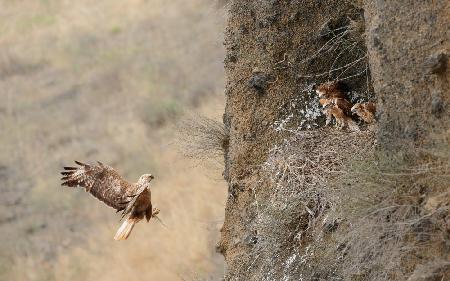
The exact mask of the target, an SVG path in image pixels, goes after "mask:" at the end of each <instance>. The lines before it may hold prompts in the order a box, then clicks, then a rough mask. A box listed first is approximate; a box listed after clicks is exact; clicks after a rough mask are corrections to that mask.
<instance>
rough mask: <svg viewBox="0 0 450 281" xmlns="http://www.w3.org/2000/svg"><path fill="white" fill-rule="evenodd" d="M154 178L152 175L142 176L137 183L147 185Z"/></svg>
mask: <svg viewBox="0 0 450 281" xmlns="http://www.w3.org/2000/svg"><path fill="white" fill-rule="evenodd" d="M154 178H155V177H154V176H153V175H152V174H143V175H142V176H141V177H140V178H139V180H138V183H139V184H142V185H145V184H149V183H150V182H151V181H152V179H154Z"/></svg>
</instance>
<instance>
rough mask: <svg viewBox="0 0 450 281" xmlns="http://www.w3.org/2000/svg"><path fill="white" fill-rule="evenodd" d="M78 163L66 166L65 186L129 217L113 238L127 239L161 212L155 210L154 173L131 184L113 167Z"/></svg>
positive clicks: (145, 175) (63, 178) (63, 183)
mask: <svg viewBox="0 0 450 281" xmlns="http://www.w3.org/2000/svg"><path fill="white" fill-rule="evenodd" d="M75 163H76V164H78V165H79V167H64V171H63V172H61V174H62V175H63V177H62V178H61V180H62V181H63V182H62V185H63V186H69V187H77V186H80V187H84V188H85V190H86V191H87V192H89V193H91V194H92V195H93V196H95V197H96V198H97V199H99V200H100V201H102V202H104V203H105V204H106V205H108V206H110V207H113V208H114V209H116V210H117V212H120V211H122V218H124V217H125V216H127V215H128V218H127V219H126V220H125V222H124V223H123V224H122V226H121V227H120V228H119V230H118V231H117V233H116V236H115V237H114V239H116V240H124V239H127V238H128V236H129V235H130V233H131V230H132V229H133V227H134V225H135V224H136V223H137V222H138V221H140V220H142V219H143V218H144V217H145V218H146V219H147V222H148V221H149V220H150V218H152V217H154V216H156V215H157V214H158V213H159V210H158V209H153V208H152V202H151V192H150V182H151V180H152V179H153V178H154V177H153V176H152V175H151V174H144V175H142V176H141V177H140V178H139V180H138V181H137V182H136V183H130V182H128V181H126V180H124V179H123V178H122V177H121V176H120V175H119V174H118V173H117V172H116V171H115V170H114V169H113V168H112V167H110V166H108V165H104V164H102V163H100V162H98V165H88V164H84V163H81V162H78V161H75Z"/></svg>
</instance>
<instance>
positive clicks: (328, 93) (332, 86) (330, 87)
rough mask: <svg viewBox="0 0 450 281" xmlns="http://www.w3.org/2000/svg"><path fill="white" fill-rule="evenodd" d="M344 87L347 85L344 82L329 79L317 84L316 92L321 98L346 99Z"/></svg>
mask: <svg viewBox="0 0 450 281" xmlns="http://www.w3.org/2000/svg"><path fill="white" fill-rule="evenodd" d="M344 88H345V86H344V84H343V83H342V82H337V81H329V82H325V83H323V84H320V85H319V86H317V88H316V93H317V94H318V95H319V98H321V99H332V98H340V99H346V98H347V97H346V96H345V91H344Z"/></svg>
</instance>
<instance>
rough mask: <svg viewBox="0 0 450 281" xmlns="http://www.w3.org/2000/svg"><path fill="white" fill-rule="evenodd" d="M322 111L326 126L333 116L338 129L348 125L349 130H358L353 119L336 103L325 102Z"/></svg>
mask: <svg viewBox="0 0 450 281" xmlns="http://www.w3.org/2000/svg"><path fill="white" fill-rule="evenodd" d="M323 113H324V114H325V116H326V117H327V120H326V122H325V125H327V126H328V125H329V124H330V122H331V120H332V119H333V117H334V119H336V127H337V128H338V129H344V128H346V127H348V129H350V131H359V127H358V125H357V124H356V123H355V121H353V119H352V118H351V117H349V116H347V114H345V112H344V110H342V109H341V108H340V107H339V106H337V105H336V104H334V103H329V104H327V105H326V106H325V107H324V109H323Z"/></svg>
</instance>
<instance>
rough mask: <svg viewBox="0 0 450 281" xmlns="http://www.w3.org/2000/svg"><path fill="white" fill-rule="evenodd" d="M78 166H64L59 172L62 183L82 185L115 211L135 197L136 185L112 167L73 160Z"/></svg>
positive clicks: (123, 207) (124, 206)
mask: <svg viewBox="0 0 450 281" xmlns="http://www.w3.org/2000/svg"><path fill="white" fill-rule="evenodd" d="M75 163H76V164H78V165H79V167H64V171H63V172H61V174H62V175H63V177H62V178H61V180H62V181H63V183H62V185H63V186H64V185H65V186H70V187H76V186H81V187H84V188H85V190H86V191H87V192H89V193H91V194H92V195H94V196H95V197H96V198H97V199H99V200H100V201H102V202H104V203H105V204H107V205H108V206H110V207H113V208H114V209H116V210H117V211H122V210H124V209H125V208H126V207H127V204H128V203H129V201H130V200H132V199H133V197H135V195H136V194H135V192H136V190H135V189H136V186H135V184H132V183H129V182H127V181H126V180H124V179H123V178H122V177H121V176H120V175H119V174H118V173H117V172H116V170H114V169H113V168H112V167H110V166H108V165H104V164H102V163H100V162H98V165H88V164H84V163H81V162H78V161H75Z"/></svg>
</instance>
